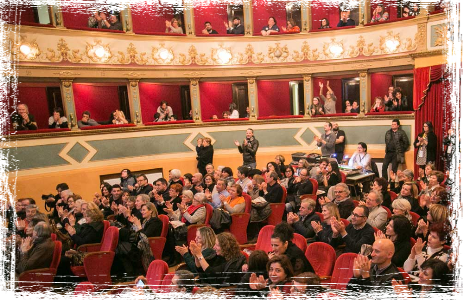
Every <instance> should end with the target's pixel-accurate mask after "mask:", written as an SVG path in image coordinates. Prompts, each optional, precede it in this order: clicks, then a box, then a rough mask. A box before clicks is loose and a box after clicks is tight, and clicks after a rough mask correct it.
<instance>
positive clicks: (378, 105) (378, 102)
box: [370, 97, 386, 112]
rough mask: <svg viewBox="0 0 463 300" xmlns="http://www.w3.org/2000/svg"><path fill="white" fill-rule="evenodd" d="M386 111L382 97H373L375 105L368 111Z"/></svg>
mask: <svg viewBox="0 0 463 300" xmlns="http://www.w3.org/2000/svg"><path fill="white" fill-rule="evenodd" d="M384 111H386V105H385V104H384V99H383V98H381V97H376V98H375V105H373V106H372V107H371V109H370V112H384Z"/></svg>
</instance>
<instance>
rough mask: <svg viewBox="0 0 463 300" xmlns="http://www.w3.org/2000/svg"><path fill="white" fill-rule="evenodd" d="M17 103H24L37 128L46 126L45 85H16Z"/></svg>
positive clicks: (46, 103)
mask: <svg viewBox="0 0 463 300" xmlns="http://www.w3.org/2000/svg"><path fill="white" fill-rule="evenodd" d="M17 95H18V104H26V105H27V107H28V108H29V113H30V114H32V115H33V116H34V118H35V121H36V122H37V127H38V128H39V129H45V128H48V118H49V117H50V115H49V114H48V101H47V88H46V87H23V86H19V87H18V94H17Z"/></svg>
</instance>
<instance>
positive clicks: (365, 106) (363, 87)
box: [359, 71, 371, 117]
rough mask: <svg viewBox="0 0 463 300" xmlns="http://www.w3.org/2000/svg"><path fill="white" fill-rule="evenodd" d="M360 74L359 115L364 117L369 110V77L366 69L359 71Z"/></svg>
mask: <svg viewBox="0 0 463 300" xmlns="http://www.w3.org/2000/svg"><path fill="white" fill-rule="evenodd" d="M359 76H360V103H359V105H360V114H359V116H361V117H364V116H365V113H367V112H369V111H370V107H371V99H370V94H371V93H370V84H371V78H370V76H371V75H370V74H368V72H367V71H361V72H360V73H359Z"/></svg>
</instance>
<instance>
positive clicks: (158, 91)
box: [139, 82, 183, 123]
mask: <svg viewBox="0 0 463 300" xmlns="http://www.w3.org/2000/svg"><path fill="white" fill-rule="evenodd" d="M139 91H140V106H141V117H142V118H143V123H147V122H153V121H154V114H155V113H156V111H157V109H158V106H159V105H160V103H161V101H167V103H168V104H169V106H170V107H172V110H173V112H174V115H177V118H178V120H182V119H183V118H182V102H181V95H180V85H162V84H154V83H145V82H142V83H140V85H139Z"/></svg>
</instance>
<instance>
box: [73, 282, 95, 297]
mask: <svg viewBox="0 0 463 300" xmlns="http://www.w3.org/2000/svg"><path fill="white" fill-rule="evenodd" d="M93 292H95V286H94V285H93V283H91V282H90V281H84V282H80V283H79V284H78V285H77V286H76V288H75V289H74V295H88V294H91V293H93Z"/></svg>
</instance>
